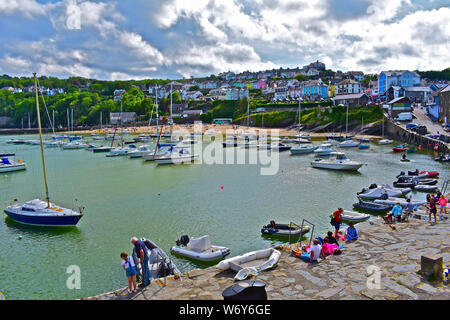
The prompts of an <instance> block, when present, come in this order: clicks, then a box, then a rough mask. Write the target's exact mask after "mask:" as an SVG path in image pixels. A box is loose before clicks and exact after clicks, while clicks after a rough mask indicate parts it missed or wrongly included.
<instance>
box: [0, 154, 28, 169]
mask: <svg viewBox="0 0 450 320" xmlns="http://www.w3.org/2000/svg"><path fill="white" fill-rule="evenodd" d="M15 156H16V155H15V154H14V153H5V154H0V173H4V172H13V171H21V170H26V168H27V167H26V164H25V162H23V161H22V160H21V159H20V158H18V159H17V160H12V161H11V160H10V159H9V158H10V157H15Z"/></svg>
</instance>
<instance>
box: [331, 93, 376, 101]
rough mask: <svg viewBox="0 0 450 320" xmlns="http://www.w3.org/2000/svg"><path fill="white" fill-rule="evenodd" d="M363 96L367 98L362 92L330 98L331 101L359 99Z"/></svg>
mask: <svg viewBox="0 0 450 320" xmlns="http://www.w3.org/2000/svg"><path fill="white" fill-rule="evenodd" d="M363 96H367V94H365V93H364V92H362V93H350V94H340V95H337V96H335V97H333V98H331V100H348V99H360V98H362V97H363ZM367 97H368V96H367Z"/></svg>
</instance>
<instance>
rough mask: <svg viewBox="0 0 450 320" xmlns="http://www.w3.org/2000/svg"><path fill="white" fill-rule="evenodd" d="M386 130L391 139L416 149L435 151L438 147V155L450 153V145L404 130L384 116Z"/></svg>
mask: <svg viewBox="0 0 450 320" xmlns="http://www.w3.org/2000/svg"><path fill="white" fill-rule="evenodd" d="M384 130H385V135H386V136H387V137H389V138H390V139H394V140H397V141H402V142H405V143H408V144H410V145H414V146H416V147H419V146H421V148H422V150H427V151H433V150H435V148H436V146H437V150H435V151H437V152H438V153H444V154H446V153H449V144H448V143H445V142H444V141H440V140H438V139H433V138H429V137H426V136H423V135H421V134H418V133H416V132H413V131H410V130H408V129H406V128H403V127H401V126H399V125H397V124H395V123H393V122H391V121H389V119H388V118H387V117H386V115H385V116H384Z"/></svg>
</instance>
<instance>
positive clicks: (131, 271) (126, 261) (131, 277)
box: [120, 252, 137, 293]
mask: <svg viewBox="0 0 450 320" xmlns="http://www.w3.org/2000/svg"><path fill="white" fill-rule="evenodd" d="M120 257H121V258H122V259H123V260H122V268H123V269H124V270H125V272H126V275H127V278H128V293H131V292H136V275H137V269H136V265H135V263H134V261H133V258H132V257H129V256H128V254H126V253H125V252H122V253H121V254H120ZM133 288H134V289H133Z"/></svg>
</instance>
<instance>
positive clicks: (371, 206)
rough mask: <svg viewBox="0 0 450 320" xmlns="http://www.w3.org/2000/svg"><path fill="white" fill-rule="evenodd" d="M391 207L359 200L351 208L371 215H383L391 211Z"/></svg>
mask: <svg viewBox="0 0 450 320" xmlns="http://www.w3.org/2000/svg"><path fill="white" fill-rule="evenodd" d="M392 207H393V206H392V205H386V204H381V203H374V202H370V201H363V200H361V199H360V200H359V202H357V203H354V204H353V208H355V209H358V210H362V211H368V212H373V213H385V212H388V211H389V210H391V209H392Z"/></svg>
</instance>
